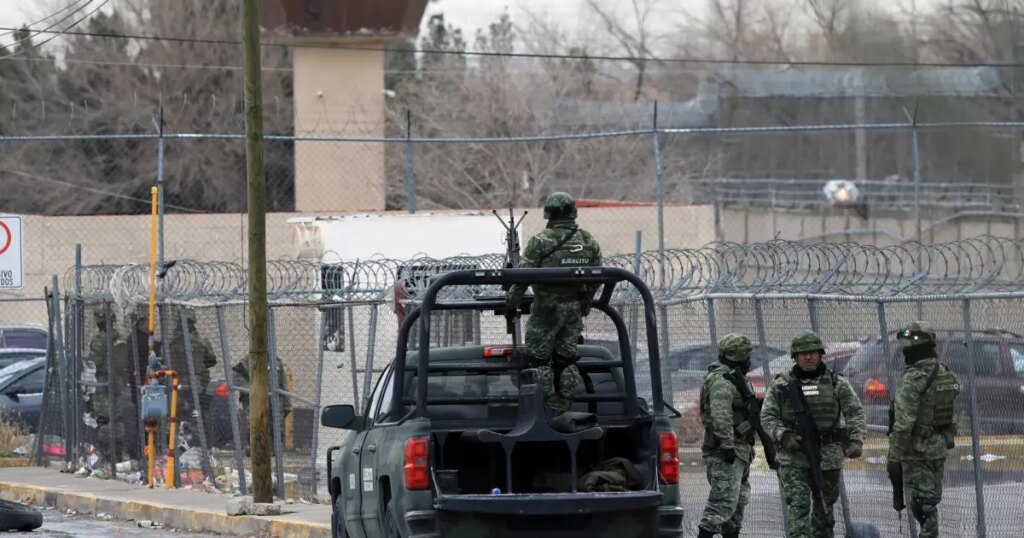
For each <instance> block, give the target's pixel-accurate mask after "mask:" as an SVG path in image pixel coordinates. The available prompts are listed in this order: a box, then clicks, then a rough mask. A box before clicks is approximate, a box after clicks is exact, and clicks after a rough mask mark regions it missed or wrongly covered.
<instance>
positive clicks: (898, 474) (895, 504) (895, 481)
mask: <svg viewBox="0 0 1024 538" xmlns="http://www.w3.org/2000/svg"><path fill="white" fill-rule="evenodd" d="M895 425H896V402H895V401H893V402H892V403H891V404H889V433H888V434H889V435H890V436H891V435H892V428H893V426H895ZM890 439H891V437H890ZM889 442H892V441H891V440H890V441H889ZM890 463H891V462H890ZM887 467H888V468H889V482H891V483H892V509H893V510H896V511H897V512H903V509H904V508H906V507H907V504H906V501H904V500H903V465H896V466H895V469H894V468H893V466H892V465H888V466H887Z"/></svg>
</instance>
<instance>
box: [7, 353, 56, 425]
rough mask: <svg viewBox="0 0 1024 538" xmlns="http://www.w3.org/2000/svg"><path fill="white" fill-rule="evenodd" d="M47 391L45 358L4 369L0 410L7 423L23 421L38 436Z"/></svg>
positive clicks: (25, 361)
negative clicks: (44, 393) (36, 432)
mask: <svg viewBox="0 0 1024 538" xmlns="http://www.w3.org/2000/svg"><path fill="white" fill-rule="evenodd" d="M37 353H38V350H37ZM45 388H46V356H45V355H38V354H37V355H36V357H35V358H30V359H28V360H23V361H18V362H16V363H14V364H12V365H10V366H8V367H6V368H3V369H0V410H3V413H4V420H16V421H19V422H21V423H22V424H24V425H25V426H26V428H27V429H28V430H29V431H30V432H32V433H35V431H36V428H37V427H38V425H39V414H40V412H41V410H42V406H43V392H44V391H45Z"/></svg>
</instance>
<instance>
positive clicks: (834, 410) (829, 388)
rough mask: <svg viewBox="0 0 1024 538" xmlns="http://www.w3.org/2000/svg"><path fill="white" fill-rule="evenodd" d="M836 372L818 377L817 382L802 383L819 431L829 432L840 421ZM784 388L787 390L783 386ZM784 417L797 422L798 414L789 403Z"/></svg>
mask: <svg viewBox="0 0 1024 538" xmlns="http://www.w3.org/2000/svg"><path fill="white" fill-rule="evenodd" d="M833 376H834V374H832V373H828V374H826V375H823V376H821V377H820V378H818V382H817V383H804V384H802V385H800V388H801V389H802V390H803V393H804V399H806V400H807V408H808V410H809V411H810V412H811V416H812V417H814V424H815V426H817V427H818V432H819V433H822V434H824V433H828V432H831V431H832V430H834V429H835V427H836V425H837V424H838V423H839V413H840V411H839V399H838V396H837V394H836V383H835V382H836V380H835V378H834V377H833ZM783 390H786V389H785V387H783ZM783 419H784V420H786V421H788V422H795V421H796V415H795V414H794V413H793V410H792V409H791V408H790V407H789V406H788V405H787V406H786V408H785V410H784V411H783Z"/></svg>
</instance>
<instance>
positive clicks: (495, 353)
mask: <svg viewBox="0 0 1024 538" xmlns="http://www.w3.org/2000/svg"><path fill="white" fill-rule="evenodd" d="M514 351H515V349H514V348H513V347H512V346H491V347H485V348H484V357H485V358H494V357H511V356H512V355H513V352H514Z"/></svg>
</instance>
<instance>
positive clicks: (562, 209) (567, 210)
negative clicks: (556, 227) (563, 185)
mask: <svg viewBox="0 0 1024 538" xmlns="http://www.w3.org/2000/svg"><path fill="white" fill-rule="evenodd" d="M544 218H545V219H547V220H551V219H558V218H570V219H574V218H576V199H575V198H573V197H572V195H571V194H569V193H567V192H556V193H552V194H549V195H548V197H547V198H545V199H544Z"/></svg>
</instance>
